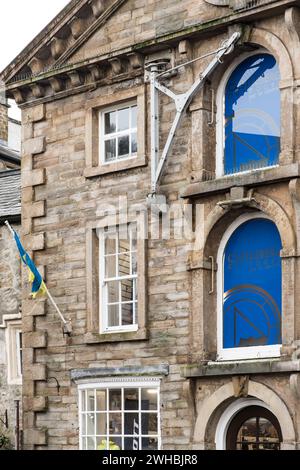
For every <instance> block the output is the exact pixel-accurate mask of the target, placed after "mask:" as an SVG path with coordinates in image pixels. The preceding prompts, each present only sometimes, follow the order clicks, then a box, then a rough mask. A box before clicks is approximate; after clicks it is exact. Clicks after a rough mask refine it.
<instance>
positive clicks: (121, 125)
mask: <svg viewBox="0 0 300 470" xmlns="http://www.w3.org/2000/svg"><path fill="white" fill-rule="evenodd" d="M127 129H129V108H125V109H121V110H120V111H118V131H119V132H120V131H125V130H127Z"/></svg>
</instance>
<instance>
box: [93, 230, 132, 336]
mask: <svg viewBox="0 0 300 470" xmlns="http://www.w3.org/2000/svg"><path fill="white" fill-rule="evenodd" d="M98 233H99V242H100V250H99V252H100V292H101V295H100V297H101V301H100V326H101V333H114V332H118V331H136V330H137V329H138V318H137V311H138V295H137V278H138V272H137V271H138V269H137V238H136V225H128V226H126V230H121V231H120V230H119V229H118V228H117V229H116V230H112V229H111V228H109V229H106V230H105V229H102V230H99V232H98Z"/></svg>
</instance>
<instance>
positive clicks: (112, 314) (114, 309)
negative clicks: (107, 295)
mask: <svg viewBox="0 0 300 470" xmlns="http://www.w3.org/2000/svg"><path fill="white" fill-rule="evenodd" d="M107 310H108V319H107V326H108V327H109V328H111V327H115V326H120V318H119V305H108V307H107Z"/></svg>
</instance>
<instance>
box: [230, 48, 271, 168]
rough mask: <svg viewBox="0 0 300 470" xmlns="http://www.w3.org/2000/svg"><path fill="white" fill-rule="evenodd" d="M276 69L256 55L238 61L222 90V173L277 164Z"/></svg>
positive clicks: (267, 57)
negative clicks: (223, 104) (223, 149)
mask: <svg viewBox="0 0 300 470" xmlns="http://www.w3.org/2000/svg"><path fill="white" fill-rule="evenodd" d="M279 80H280V74H279V68H278V65H277V63H276V60H275V59H274V57H273V56H272V55H270V54H267V53H262V54H256V55H252V56H250V57H248V58H247V59H246V60H244V61H243V62H241V63H240V64H239V65H238V66H237V67H236V69H235V70H234V72H233V73H232V74H231V76H230V78H229V80H228V82H227V86H226V90H225V157H224V173H225V174H231V173H237V172H240V171H246V170H250V169H253V168H262V167H266V166H271V165H276V164H277V163H278V157H279V152H280V91H279Z"/></svg>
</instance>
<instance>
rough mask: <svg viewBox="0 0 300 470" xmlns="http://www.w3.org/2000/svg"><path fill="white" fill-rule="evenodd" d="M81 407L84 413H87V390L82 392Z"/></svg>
mask: <svg viewBox="0 0 300 470" xmlns="http://www.w3.org/2000/svg"><path fill="white" fill-rule="evenodd" d="M81 406H82V411H86V390H83V391H82V392H81Z"/></svg>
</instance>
